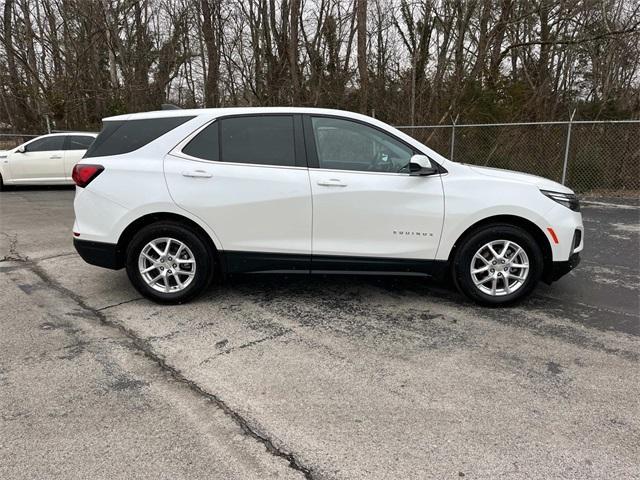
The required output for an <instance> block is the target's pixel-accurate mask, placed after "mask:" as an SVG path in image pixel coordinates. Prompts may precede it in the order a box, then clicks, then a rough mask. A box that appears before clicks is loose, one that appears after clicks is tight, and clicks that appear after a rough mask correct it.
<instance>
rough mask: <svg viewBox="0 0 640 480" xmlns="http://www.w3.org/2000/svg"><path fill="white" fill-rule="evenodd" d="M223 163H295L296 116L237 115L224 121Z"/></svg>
mask: <svg viewBox="0 0 640 480" xmlns="http://www.w3.org/2000/svg"><path fill="white" fill-rule="evenodd" d="M220 142H221V157H222V158H221V159H222V161H223V162H236V163H257V164H261V165H283V166H290V167H292V166H295V153H294V151H295V150H294V141H293V117H292V116H287V115H278V116H257V117H249V116H247V117H235V118H224V119H222V120H221V121H220Z"/></svg>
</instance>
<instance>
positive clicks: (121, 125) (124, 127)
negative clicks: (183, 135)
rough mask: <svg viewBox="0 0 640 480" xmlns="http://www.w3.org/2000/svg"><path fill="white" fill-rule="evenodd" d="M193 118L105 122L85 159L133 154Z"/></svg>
mask: <svg viewBox="0 0 640 480" xmlns="http://www.w3.org/2000/svg"><path fill="white" fill-rule="evenodd" d="M192 118H194V117H168V118H148V119H140V120H117V121H109V122H105V123H104V127H103V128H102V131H101V132H100V135H98V138H96V140H95V141H94V142H93V144H91V147H90V148H89V150H87V153H85V155H84V157H85V158H89V157H104V156H107V155H120V154H122V153H128V152H133V151H134V150H137V149H138V148H140V147H144V146H145V145H146V144H147V143H150V142H152V141H153V140H155V139H156V138H158V137H161V136H162V135H164V134H165V133H167V132H168V131H170V130H173V129H174V128H176V127H177V126H179V125H182V124H183V123H185V122H187V121H189V120H191V119H192Z"/></svg>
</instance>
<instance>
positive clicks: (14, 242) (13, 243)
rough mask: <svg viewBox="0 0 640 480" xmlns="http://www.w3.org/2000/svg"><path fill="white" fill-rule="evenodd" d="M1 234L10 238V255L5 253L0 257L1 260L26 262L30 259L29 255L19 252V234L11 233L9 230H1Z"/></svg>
mask: <svg viewBox="0 0 640 480" xmlns="http://www.w3.org/2000/svg"><path fill="white" fill-rule="evenodd" d="M0 234H2V235H4V236H5V237H6V238H7V239H8V240H9V255H5V256H4V257H2V258H0V262H10V261H13V262H26V261H28V260H29V257H25V256H22V255H21V254H20V253H19V252H18V234H17V233H14V234H9V233H7V232H0Z"/></svg>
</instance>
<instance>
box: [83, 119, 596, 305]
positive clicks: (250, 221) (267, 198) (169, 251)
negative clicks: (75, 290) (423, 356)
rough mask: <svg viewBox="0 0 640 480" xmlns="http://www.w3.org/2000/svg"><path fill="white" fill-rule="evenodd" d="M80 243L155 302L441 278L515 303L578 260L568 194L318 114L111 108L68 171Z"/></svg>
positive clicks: (575, 218)
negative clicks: (242, 283) (212, 288)
mask: <svg viewBox="0 0 640 480" xmlns="http://www.w3.org/2000/svg"><path fill="white" fill-rule="evenodd" d="M74 179H75V180H76V183H77V185H78V187H77V189H76V198H75V204H74V206H75V213H76V222H75V225H74V232H73V234H74V236H75V238H74V244H75V247H76V249H77V250H78V252H79V253H80V255H81V256H82V258H84V260H85V261H87V262H88V263H91V264H94V265H99V266H102V267H107V268H113V269H119V268H122V267H126V269H127V273H128V275H129V278H130V280H131V282H132V283H133V285H134V286H135V288H136V289H138V291H140V293H142V294H143V295H144V296H146V297H148V298H151V299H153V300H155V301H158V302H166V303H177V302H185V301H187V300H188V299H190V298H192V297H194V296H195V295H197V294H199V293H201V292H202V291H203V290H204V289H205V288H207V286H208V285H209V283H210V281H211V279H212V278H213V277H214V276H215V275H226V274H231V273H240V272H289V273H291V272H294V273H346V272H351V273H358V272H367V273H386V274H411V275H416V274H421V275H430V276H435V277H444V276H446V275H447V274H449V273H451V274H452V277H453V280H454V282H455V284H456V285H457V287H458V288H459V289H460V290H461V291H462V292H464V293H465V294H466V295H467V296H469V297H470V298H471V299H473V300H475V301H476V302H479V303H482V304H487V305H497V304H506V303H510V302H513V301H515V300H517V299H519V298H522V297H523V296H525V295H526V294H528V293H529V292H531V290H532V289H533V288H534V287H535V285H536V283H537V282H538V281H539V280H540V279H543V280H545V281H546V282H551V281H553V280H556V279H558V278H559V277H560V276H562V275H563V274H565V273H567V272H568V271H569V270H571V269H572V268H573V267H574V266H575V265H577V263H578V262H579V254H578V252H579V251H581V250H582V248H583V240H582V239H583V226H582V217H581V214H580V213H579V204H578V200H577V198H576V196H575V195H574V193H573V192H572V191H571V190H569V189H568V188H566V187H564V186H562V185H560V184H558V183H555V182H552V181H550V180H546V179H544V178H540V177H535V176H532V175H526V174H522V173H516V172H509V171H504V170H495V169H490V168H481V167H475V166H471V165H463V164H459V163H454V162H452V161H449V160H447V159H445V158H443V157H442V156H441V155H439V154H437V153H436V152H434V151H433V150H431V149H429V148H428V147H426V146H425V145H423V144H421V143H420V142H418V141H416V140H415V139H413V138H411V137H410V136H408V135H405V134H404V133H402V132H400V131H398V130H396V129H394V128H392V127H390V126H389V125H386V124H384V123H382V122H380V121H378V120H375V119H373V118H369V117H366V116H363V115H358V114H355V113H351V112H344V111H336V110H324V109H311V108H236V109H205V110H167V111H158V112H147V113H138V114H131V115H124V116H119V117H113V118H107V119H105V121H104V128H103V130H102V132H101V133H100V135H99V136H98V138H97V139H96V141H95V143H94V144H93V145H92V146H91V148H90V149H89V151H88V152H87V154H86V155H85V158H84V159H83V160H82V161H81V162H80V163H79V164H78V165H77V166H76V168H75V171H74Z"/></svg>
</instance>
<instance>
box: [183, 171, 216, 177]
mask: <svg viewBox="0 0 640 480" xmlns="http://www.w3.org/2000/svg"><path fill="white" fill-rule="evenodd" d="M182 176H183V177H195V178H211V177H212V176H213V175H212V174H210V173H209V172H205V171H204V170H192V171H190V172H182Z"/></svg>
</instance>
